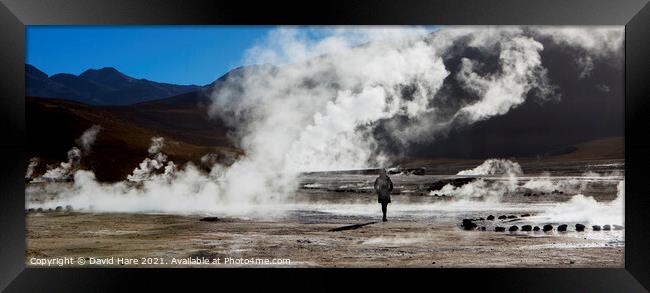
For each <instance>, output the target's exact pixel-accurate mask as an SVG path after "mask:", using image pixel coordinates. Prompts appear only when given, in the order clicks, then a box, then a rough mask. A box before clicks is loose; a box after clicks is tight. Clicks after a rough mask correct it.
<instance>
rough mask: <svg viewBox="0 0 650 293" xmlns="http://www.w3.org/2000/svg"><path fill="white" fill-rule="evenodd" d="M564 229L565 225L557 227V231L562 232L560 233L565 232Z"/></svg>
mask: <svg viewBox="0 0 650 293" xmlns="http://www.w3.org/2000/svg"><path fill="white" fill-rule="evenodd" d="M566 228H567V225H566V224H562V225H560V226H557V230H558V231H562V232H564V231H566Z"/></svg>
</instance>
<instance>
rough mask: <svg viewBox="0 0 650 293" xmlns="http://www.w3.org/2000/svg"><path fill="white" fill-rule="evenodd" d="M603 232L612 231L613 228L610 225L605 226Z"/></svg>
mask: <svg viewBox="0 0 650 293" xmlns="http://www.w3.org/2000/svg"><path fill="white" fill-rule="evenodd" d="M603 230H605V231H609V230H612V226H610V225H605V226H603Z"/></svg>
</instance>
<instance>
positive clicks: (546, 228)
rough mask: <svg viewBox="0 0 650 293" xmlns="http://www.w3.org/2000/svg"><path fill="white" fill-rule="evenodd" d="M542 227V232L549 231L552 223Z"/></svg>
mask: <svg viewBox="0 0 650 293" xmlns="http://www.w3.org/2000/svg"><path fill="white" fill-rule="evenodd" d="M542 229H543V230H544V232H548V231H551V230H553V225H544V227H543V228H542Z"/></svg>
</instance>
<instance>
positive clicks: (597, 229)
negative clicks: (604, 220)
mask: <svg viewBox="0 0 650 293" xmlns="http://www.w3.org/2000/svg"><path fill="white" fill-rule="evenodd" d="M591 230H594V231H600V226H599V225H593V226H591Z"/></svg>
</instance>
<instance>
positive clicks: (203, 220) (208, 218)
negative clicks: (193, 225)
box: [199, 217, 219, 222]
mask: <svg viewBox="0 0 650 293" xmlns="http://www.w3.org/2000/svg"><path fill="white" fill-rule="evenodd" d="M199 221H202V222H218V221H219V218H218V217H205V218H201V219H200V220H199Z"/></svg>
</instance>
